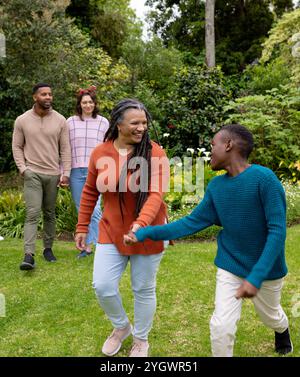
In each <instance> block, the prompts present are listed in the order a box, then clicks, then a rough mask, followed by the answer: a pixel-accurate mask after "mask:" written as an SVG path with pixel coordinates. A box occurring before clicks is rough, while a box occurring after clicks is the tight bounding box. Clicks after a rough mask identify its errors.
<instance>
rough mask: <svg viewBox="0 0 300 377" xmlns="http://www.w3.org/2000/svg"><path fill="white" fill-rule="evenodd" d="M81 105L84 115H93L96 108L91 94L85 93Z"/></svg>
mask: <svg viewBox="0 0 300 377" xmlns="http://www.w3.org/2000/svg"><path fill="white" fill-rule="evenodd" d="M80 106H81V110H82V115H83V116H85V117H91V116H92V114H93V111H94V109H95V102H94V101H93V99H92V97H91V96H90V95H89V94H86V95H84V96H83V97H82V98H81V101H80Z"/></svg>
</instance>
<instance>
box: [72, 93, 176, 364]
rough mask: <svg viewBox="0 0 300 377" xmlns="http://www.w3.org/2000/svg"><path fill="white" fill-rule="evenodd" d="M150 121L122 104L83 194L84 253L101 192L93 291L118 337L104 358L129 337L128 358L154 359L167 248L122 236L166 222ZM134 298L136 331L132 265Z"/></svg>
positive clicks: (140, 109) (160, 159)
mask: <svg viewBox="0 0 300 377" xmlns="http://www.w3.org/2000/svg"><path fill="white" fill-rule="evenodd" d="M150 120H151V118H150V114H149V113H148V111H147V109H146V108H145V106H144V105H143V104H142V103H140V102H139V101H137V100H134V99H124V100H122V101H120V102H119V103H118V104H117V105H116V106H115V108H114V109H113V110H112V112H111V119H110V127H109V129H108V131H107V132H106V134H105V137H104V143H103V144H101V145H98V146H97V147H96V148H95V149H94V150H93V152H92V154H91V157H90V163H89V168H88V176H87V180H86V183H85V186H84V189H83V193H82V197H81V202H80V210H79V216H78V224H77V227H76V236H75V240H76V246H77V248H78V249H79V250H84V248H85V241H86V235H87V229H88V224H89V221H90V217H91V214H92V212H93V208H94V205H95V202H96V201H97V197H98V194H99V192H100V193H101V194H102V197H103V214H102V219H101V221H100V223H99V240H98V242H99V243H98V244H97V247H96V253H95V259H94V273H93V286H94V288H95V291H96V295H97V297H98V300H99V303H100V306H101V307H102V309H103V310H104V312H105V313H106V315H107V316H108V318H109V319H110V321H111V323H112V326H113V328H114V329H113V332H112V333H111V335H110V336H109V337H108V338H107V339H106V341H105V342H104V345H103V347H102V352H103V353H104V354H105V355H107V356H113V355H115V354H116V353H117V352H118V351H119V350H120V348H121V346H122V342H123V341H124V340H125V339H126V338H127V337H128V336H130V335H131V334H132V335H133V346H132V349H131V351H130V354H129V356H130V357H137V356H138V357H140V356H142V357H145V356H148V349H149V343H148V334H149V332H150V330H151V327H152V322H153V317H154V314H155V310H156V291H155V290H156V273H157V270H158V267H159V264H160V261H161V258H162V252H163V250H164V243H163V241H159V242H157V241H150V240H146V241H144V242H143V243H138V244H136V245H133V246H126V245H125V244H124V243H123V235H124V234H127V233H128V232H130V231H136V230H137V229H138V228H140V227H144V226H147V225H149V224H152V225H158V224H164V223H165V222H166V217H167V212H166V205H165V203H164V202H163V192H166V189H167V186H168V179H169V163H168V159H167V157H166V154H165V152H164V151H163V150H162V148H161V147H160V146H159V145H158V144H156V143H154V142H153V141H151V140H150V137H149V133H148V127H149V125H150ZM129 261H130V265H131V285H132V291H133V295H134V324H133V326H132V325H131V324H130V322H129V319H128V317H127V315H126V313H125V310H124V308H123V305H122V299H121V296H120V293H119V282H120V279H121V276H122V274H123V272H124V271H125V269H126V266H127V264H128V262H129Z"/></svg>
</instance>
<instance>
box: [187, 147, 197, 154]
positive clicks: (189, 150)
mask: <svg viewBox="0 0 300 377" xmlns="http://www.w3.org/2000/svg"><path fill="white" fill-rule="evenodd" d="M186 151H187V152H191V154H194V152H195V150H194V149H193V148H187V150H186Z"/></svg>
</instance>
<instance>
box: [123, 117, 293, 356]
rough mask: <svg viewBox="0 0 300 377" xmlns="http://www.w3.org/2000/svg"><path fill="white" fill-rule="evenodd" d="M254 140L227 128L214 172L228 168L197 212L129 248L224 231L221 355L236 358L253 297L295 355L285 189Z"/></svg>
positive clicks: (216, 322) (215, 331)
mask: <svg viewBox="0 0 300 377" xmlns="http://www.w3.org/2000/svg"><path fill="white" fill-rule="evenodd" d="M252 149H253V136H252V134H251V132H249V131H248V130H247V129H246V128H245V127H243V126H241V125H239V124H231V125H227V126H224V127H223V128H222V129H221V130H220V131H219V132H218V133H217V134H216V135H215V136H214V138H213V140H212V153H211V168H212V169H213V170H222V169H224V170H226V172H227V173H226V174H224V175H221V176H217V177H215V178H214V179H213V180H212V181H211V182H210V183H209V185H208V187H207V190H206V193H205V196H204V198H203V200H202V201H201V202H200V203H199V205H198V206H197V207H196V208H195V209H194V210H193V211H192V213H191V214H190V215H188V216H186V217H183V218H182V219H180V220H177V221H175V222H173V223H170V224H166V225H161V226H147V227H144V228H140V229H139V230H137V231H136V232H135V233H133V232H130V233H129V234H128V235H124V242H125V244H132V243H135V242H142V241H144V240H145V239H146V238H150V239H152V240H171V239H175V238H180V237H184V236H187V235H190V234H193V233H196V232H198V231H200V230H203V229H205V228H207V227H209V226H211V225H213V224H215V225H219V226H222V227H223V229H222V230H221V231H220V232H219V234H218V250H217V255H216V258H215V265H216V266H217V284H216V297H215V310H214V313H213V316H212V318H211V321H210V334H211V345H212V354H213V356H233V346H234V340H235V333H236V330H237V323H238V320H239V319H240V315H241V308H242V300H241V299H242V298H251V299H252V301H253V303H254V306H255V310H256V312H257V313H258V315H259V317H260V319H261V320H262V322H263V323H264V324H265V325H266V326H268V327H270V328H272V329H273V330H274V331H275V351H276V352H277V353H279V354H287V353H289V352H292V343H291V340H290V335H289V329H288V319H287V316H286V314H285V312H284V311H283V309H282V307H281V305H280V296H281V288H282V285H283V277H284V276H285V275H286V274H287V267H286V263H285V255H284V249H285V247H284V245H285V237H286V202H285V193H284V190H283V187H282V185H281V183H280V181H279V180H278V178H277V177H276V175H275V174H274V173H273V172H272V171H271V170H270V169H268V168H265V167H262V166H259V165H255V164H252V165H250V164H249V163H248V161H247V159H248V157H249V155H250V153H251V151H252Z"/></svg>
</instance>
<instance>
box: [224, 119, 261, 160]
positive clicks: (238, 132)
mask: <svg viewBox="0 0 300 377" xmlns="http://www.w3.org/2000/svg"><path fill="white" fill-rule="evenodd" d="M220 131H225V132H227V133H228V134H229V135H230V136H231V137H232V138H233V139H234V140H236V141H237V145H238V148H239V151H240V154H241V156H242V157H244V158H248V157H249V155H250V153H251V152H252V150H253V148H254V140H253V135H252V133H251V132H250V131H249V130H248V129H247V128H246V127H244V126H242V125H241V124H239V123H235V124H227V125H226V126H223V127H222V128H221V130H220Z"/></svg>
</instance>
